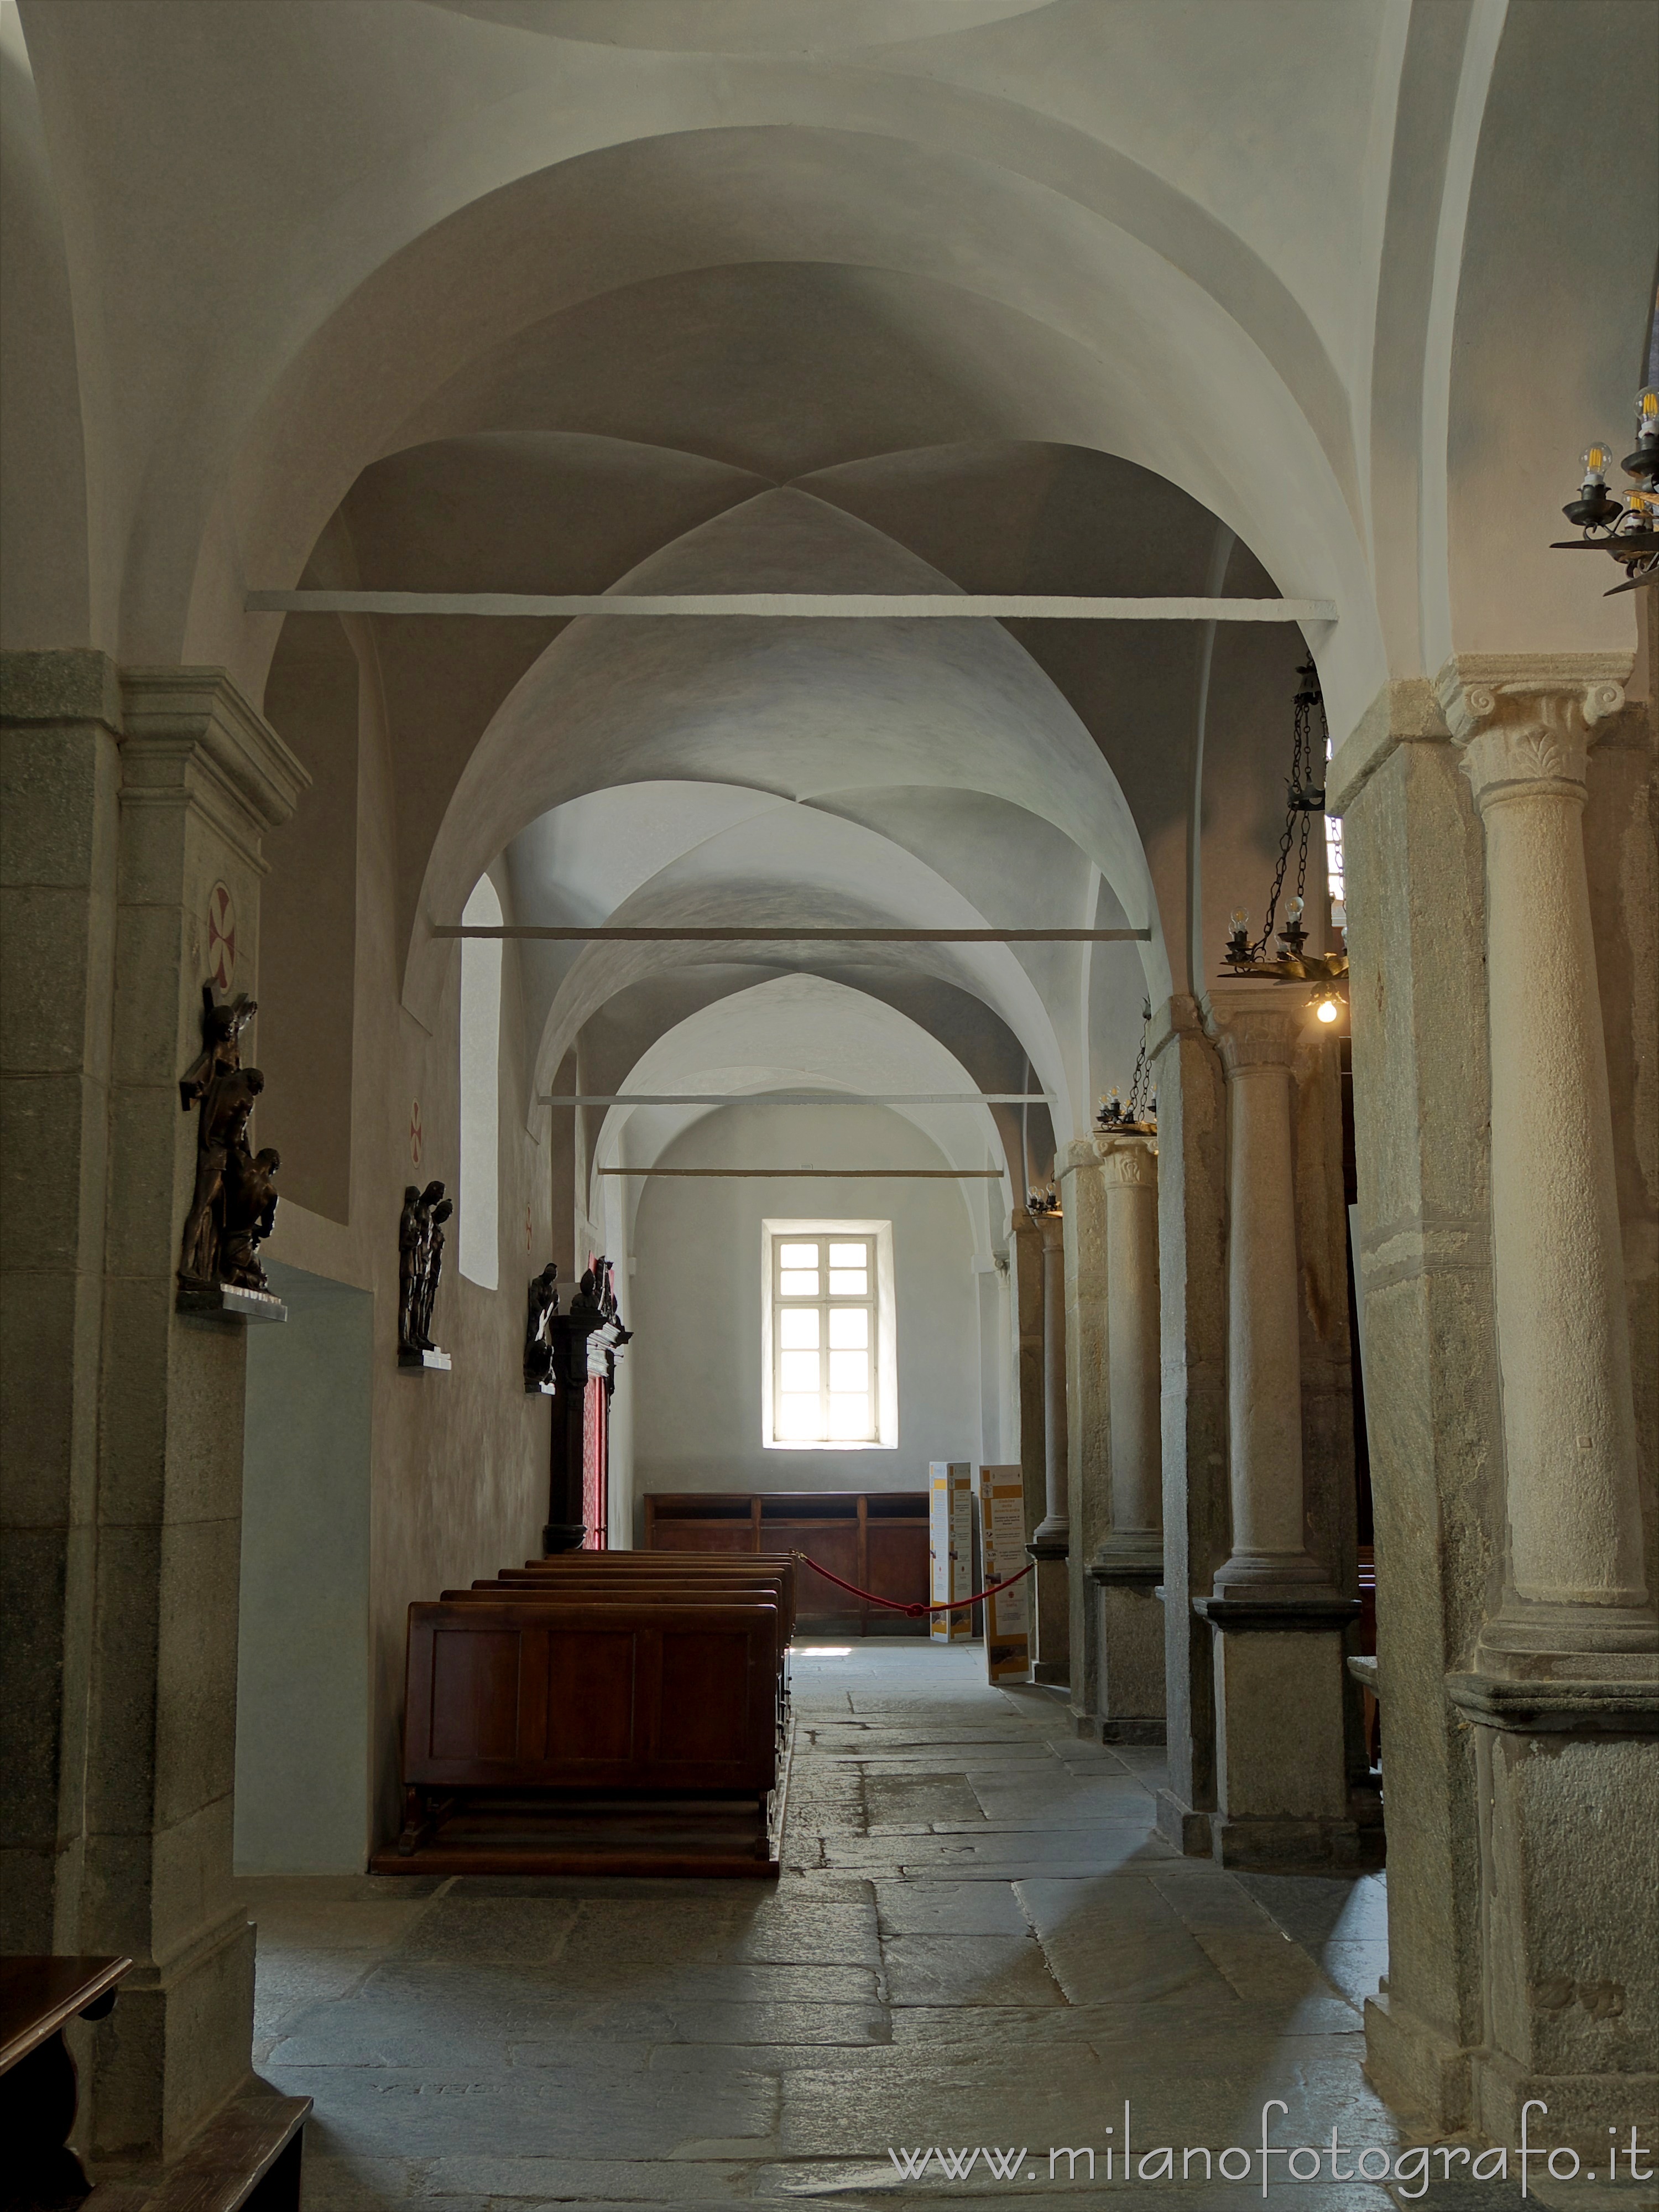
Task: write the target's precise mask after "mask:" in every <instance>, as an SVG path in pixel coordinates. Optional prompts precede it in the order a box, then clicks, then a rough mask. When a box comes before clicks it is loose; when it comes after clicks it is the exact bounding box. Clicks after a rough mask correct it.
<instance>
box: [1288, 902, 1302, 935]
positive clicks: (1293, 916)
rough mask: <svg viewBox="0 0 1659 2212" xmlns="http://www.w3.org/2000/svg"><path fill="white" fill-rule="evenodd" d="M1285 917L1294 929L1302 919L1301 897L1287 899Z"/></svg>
mask: <svg viewBox="0 0 1659 2212" xmlns="http://www.w3.org/2000/svg"><path fill="white" fill-rule="evenodd" d="M1301 919H1302V901H1301V900H1300V899H1299V898H1292V899H1287V900H1286V901H1285V921H1288V922H1289V923H1290V925H1291V928H1292V929H1294V928H1295V927H1296V925H1297V922H1298V921H1301Z"/></svg>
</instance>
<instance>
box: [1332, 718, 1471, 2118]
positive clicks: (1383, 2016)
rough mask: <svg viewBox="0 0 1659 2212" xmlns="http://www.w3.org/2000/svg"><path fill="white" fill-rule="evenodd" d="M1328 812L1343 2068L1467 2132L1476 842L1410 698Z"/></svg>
mask: <svg viewBox="0 0 1659 2212" xmlns="http://www.w3.org/2000/svg"><path fill="white" fill-rule="evenodd" d="M1327 805H1328V806H1329V807H1330V809H1331V811H1333V813H1335V814H1338V815H1340V817H1341V819H1342V827H1343V841H1344V848H1345V854H1346V864H1347V865H1346V890H1347V912H1348V933H1347V935H1348V954H1349V962H1350V998H1349V1003H1350V1007H1351V1012H1352V1030H1353V1097H1354V1121H1355V1135H1356V1152H1357V1156H1358V1174H1359V1217H1360V1247H1361V1249H1360V1255H1359V1295H1360V1297H1361V1298H1362V1299H1363V1301H1364V1315H1365V1322H1364V1329H1365V1376H1366V1424H1367V1431H1368V1443H1369V1445H1370V1464H1371V1490H1372V1499H1373V1504H1374V1509H1375V1516H1376V1536H1375V1542H1376V1575H1377V1585H1378V1597H1377V1680H1378V1685H1379V1688H1380V1691H1381V1701H1382V1705H1383V1711H1384V1713H1385V1714H1386V1716H1387V1718H1386V1721H1385V1723H1384V1726H1385V1728H1386V1731H1387V1735H1388V1744H1389V1747H1388V1751H1387V1753H1386V1754H1385V1756H1386V1757H1387V1759H1388V1768H1389V1778H1388V1806H1387V1822H1388V1849H1389V1987H1388V1989H1387V1990H1386V1991H1385V1992H1384V1993H1383V1994H1382V1995H1381V1996H1376V1997H1374V1998H1372V1999H1371V2000H1370V2002H1369V2003H1368V2004H1367V2006H1366V2008H1365V2026H1366V2064H1367V2067H1368V2069H1369V2070H1370V2074H1371V2075H1372V2077H1373V2079H1374V2080H1375V2081H1376V2082H1377V2084H1378V2086H1379V2087H1381V2088H1382V2089H1383V2093H1385V2094H1386V2095H1387V2096H1388V2097H1389V2099H1390V2100H1391V2101H1393V2102H1395V2104H1397V2105H1399V2106H1401V2107H1403V2108H1405V2109H1407V2110H1414V2111H1418V2112H1424V2113H1425V2114H1427V2115H1429V2116H1430V2118H1431V2120H1432V2121H1433V2123H1434V2124H1436V2125H1437V2126H1440V2127H1443V2128H1447V2129H1453V2128H1457V2127H1461V2126H1463V2125H1465V2124H1467V2121H1468V2111H1469V2067H1468V2051H1469V2049H1470V2047H1471V2046H1472V2045H1474V2044H1475V2043H1477V2042H1478V2041H1479V2040H1480V2033H1481V2011H1482V1995H1481V1984H1480V1879H1479V1843H1478V1838H1477V1833H1476V1812H1475V1796H1476V1777H1475V1771H1474V1747H1473V1744H1472V1742H1471V1740H1470V1737H1469V1734H1468V1730H1467V1729H1463V1728H1461V1727H1460V1726H1459V1725H1458V1723H1457V1719H1456V1715H1455V1711H1454V1710H1453V1708H1452V1706H1451V1705H1449V1702H1448V1699H1447V1697H1446V1691H1445V1682H1446V1676H1447V1674H1448V1673H1449V1671H1450V1670H1451V1669H1453V1668H1455V1667H1456V1666H1457V1665H1458V1664H1459V1663H1460V1655H1462V1654H1466V1653H1468V1652H1472V1650H1473V1649H1474V1642H1475V1639H1476V1637H1477V1636H1478V1634H1479V1632H1480V1620H1481V1617H1482V1611H1483V1603H1484V1597H1485V1593H1486V1588H1487V1585H1488V1580H1489V1577H1490V1575H1491V1573H1492V1565H1493V1549H1492V1520H1493V1513H1494V1506H1495V1492H1496V1483H1497V1479H1498V1468H1499V1466H1500V1464H1501V1449H1502V1447H1501V1441H1500V1437H1499V1420H1498V1391H1497V1376H1496V1359H1495V1353H1494V1348H1493V1341H1492V1310H1491V1301H1492V1278H1491V1254H1490V1246H1489V1242H1488V1236H1487V1157H1486V1116H1487V1100H1488V1096H1489V1084H1488V1071H1487V1064H1486V997H1485V975H1484V963H1483V958H1482V943H1481V941H1482V936H1483V915H1484V891H1483V888H1482V880H1481V866H1480V822H1479V819H1478V817H1477V816H1476V814H1475V811H1474V804H1473V801H1472V799H1471V796H1470V793H1469V788H1468V782H1467V781H1466V780H1465V779H1464V778H1463V777H1462V776H1461V775H1459V774H1458V772H1457V758H1456V754H1455V750H1454V748H1453V747H1452V744H1451V743H1450V739H1449V732H1448V731H1447V728H1446V723H1445V720H1444V717H1443V714H1442V712H1441V709H1440V705H1439V702H1438V701H1437V698H1436V697H1435V695H1434V690H1433V687H1432V686H1431V684H1428V683H1427V682H1426V681H1424V680H1421V679H1416V680H1412V681H1402V682H1400V683H1396V684H1390V685H1389V686H1388V688H1387V689H1386V690H1383V692H1382V693H1380V694H1379V695H1378V696H1377V698H1376V701H1375V702H1374V703H1373V705H1372V706H1371V708H1370V710H1369V711H1368V712H1367V714H1365V715H1364V718H1363V719H1362V720H1361V721H1360V723H1359V725H1358V728H1357V729H1356V730H1355V731H1354V732H1353V734H1352V736H1351V737H1350V738H1348V740H1347V742H1346V744H1344V745H1343V746H1342V747H1341V749H1340V750H1339V752H1338V753H1337V756H1336V757H1335V759H1334V761H1333V762H1332V763H1331V767H1330V771H1329V774H1328V778H1327ZM1454 916H1455V926H1450V923H1449V918H1450V917H1454ZM1425 1529H1433V1530H1436V1531H1437V1535H1438V1541H1437V1542H1435V1543H1432V1544H1427V1543H1425V1542H1424V1541H1423V1532H1424V1531H1425Z"/></svg>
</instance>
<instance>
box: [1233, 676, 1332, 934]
mask: <svg viewBox="0 0 1659 2212" xmlns="http://www.w3.org/2000/svg"><path fill="white" fill-rule="evenodd" d="M1299 673H1300V674H1301V675H1302V676H1303V677H1304V679H1306V682H1305V684H1304V689H1303V690H1301V691H1298V693H1297V699H1296V708H1295V733H1294V736H1293V738H1292V739H1291V780H1290V781H1289V783H1288V784H1287V785H1286V786H1285V792H1286V794H1287V796H1288V799H1289V802H1290V803H1289V805H1287V807H1286V808H1285V831H1284V835H1283V836H1281V837H1280V839H1279V858H1278V860H1277V862H1276V864H1275V866H1274V868H1273V890H1272V891H1271V892H1270V893H1269V895H1268V898H1267V915H1266V917H1265V919H1264V921H1263V923H1262V929H1261V936H1260V937H1259V938H1257V939H1256V940H1255V943H1254V944H1253V945H1251V947H1250V957H1251V958H1252V959H1253V960H1260V959H1261V958H1263V957H1265V956H1266V953H1267V947H1268V946H1269V945H1271V944H1272V942H1273V922H1274V921H1275V919H1276V918H1277V915H1278V913H1279V893H1280V892H1281V891H1282V890H1284V888H1285V869H1286V868H1287V867H1288V866H1289V865H1290V858H1291V845H1292V843H1294V844H1295V846H1296V848H1297V852H1296V896H1297V898H1299V899H1301V900H1302V901H1303V902H1304V906H1305V904H1306V898H1307V884H1308V840H1309V837H1310V835H1311V834H1312V830H1313V815H1314V809H1315V805H1320V806H1322V805H1324V802H1325V793H1324V791H1323V788H1321V789H1320V790H1319V791H1318V792H1316V791H1315V790H1314V787H1313V766H1314V749H1313V708H1314V707H1315V706H1316V705H1317V707H1318V708H1319V714H1320V720H1321V721H1323V720H1324V716H1325V702H1324V699H1323V697H1322V695H1321V692H1320V689H1319V679H1318V678H1317V676H1316V675H1315V674H1314V667H1313V663H1312V662H1311V661H1309V662H1308V663H1307V664H1306V665H1304V667H1303V668H1302V670H1301V671H1299ZM1321 765H1323V759H1321ZM1297 817H1300V822H1299V824H1298V819H1297Z"/></svg>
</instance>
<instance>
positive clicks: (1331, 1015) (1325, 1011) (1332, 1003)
mask: <svg viewBox="0 0 1659 2212" xmlns="http://www.w3.org/2000/svg"><path fill="white" fill-rule="evenodd" d="M1316 1011H1317V1012H1318V1015H1319V1018H1320V1020H1321V1021H1322V1022H1334V1020H1335V1019H1336V1016H1337V1004H1336V1000H1334V999H1322V1000H1320V1002H1319V1006H1318V1008H1317V1010H1316Z"/></svg>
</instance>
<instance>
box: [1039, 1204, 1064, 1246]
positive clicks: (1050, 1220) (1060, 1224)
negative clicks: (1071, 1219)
mask: <svg viewBox="0 0 1659 2212" xmlns="http://www.w3.org/2000/svg"><path fill="white" fill-rule="evenodd" d="M1036 1228H1037V1233H1038V1234H1039V1235H1040V1236H1041V1237H1042V1248H1043V1249H1044V1251H1045V1252H1046V1251H1048V1250H1050V1249H1053V1250H1055V1251H1058V1250H1059V1249H1060V1247H1061V1245H1062V1244H1063V1243H1065V1241H1066V1223H1065V1220H1064V1218H1063V1217H1062V1216H1061V1215H1060V1214H1058V1213H1040V1214H1038V1215H1037V1217H1036Z"/></svg>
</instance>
